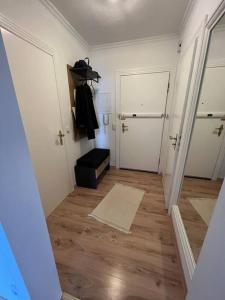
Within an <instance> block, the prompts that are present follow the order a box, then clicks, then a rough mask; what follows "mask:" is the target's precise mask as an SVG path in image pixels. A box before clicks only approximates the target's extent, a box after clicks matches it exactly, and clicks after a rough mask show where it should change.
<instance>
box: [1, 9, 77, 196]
mask: <svg viewBox="0 0 225 300" xmlns="http://www.w3.org/2000/svg"><path fill="white" fill-rule="evenodd" d="M2 29H3V30H6V31H8V32H11V33H12V34H14V35H16V36H17V37H19V38H21V39H22V40H24V41H26V42H28V43H29V44H31V45H33V46H34V47H36V48H38V49H40V50H41V51H43V52H45V53H46V54H48V55H50V56H51V57H52V62H53V69H54V77H55V82H56V93H57V102H58V105H59V114H60V116H59V117H60V122H61V124H62V129H63V131H64V132H65V126H64V122H63V117H62V105H61V103H62V99H61V97H60V92H59V79H58V75H57V71H56V70H57V69H58V62H57V52H56V50H55V49H54V48H52V47H50V46H49V45H47V44H46V43H45V42H43V41H42V40H40V39H39V38H36V37H35V36H34V35H33V34H31V33H30V32H28V31H26V30H25V29H24V28H22V27H21V26H19V25H17V24H16V23H14V22H13V21H12V20H10V19H9V18H8V17H6V16H4V15H3V14H2V13H0V34H2V33H1V31H2ZM64 140H65V157H66V165H67V172H68V178H69V181H70V186H71V191H72V190H73V187H74V180H73V174H72V173H71V168H70V165H71V162H70V157H69V153H70V151H69V142H68V140H67V138H66V135H65V139H64Z"/></svg>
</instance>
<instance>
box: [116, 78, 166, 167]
mask: <svg viewBox="0 0 225 300" xmlns="http://www.w3.org/2000/svg"><path fill="white" fill-rule="evenodd" d="M168 82H169V72H157V73H147V74H135V75H127V76H121V115H122V116H124V117H125V119H124V120H121V122H120V167H121V168H126V169H136V170H144V171H151V172H158V169H159V158H160V151H161V142H162V133H163V124H164V114H165V109H166V101H167V90H168Z"/></svg>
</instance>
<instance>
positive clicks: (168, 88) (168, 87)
mask: <svg viewBox="0 0 225 300" xmlns="http://www.w3.org/2000/svg"><path fill="white" fill-rule="evenodd" d="M169 90H170V82H168V86H167V95H168V94H169Z"/></svg>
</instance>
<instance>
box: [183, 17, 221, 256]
mask: <svg viewBox="0 0 225 300" xmlns="http://www.w3.org/2000/svg"><path fill="white" fill-rule="evenodd" d="M224 177H225V16H223V17H222V18H221V20H220V21H219V23H218V24H217V25H216V26H215V27H214V29H213V30H212V32H211V38H210V43H209V49H208V55H207V60H206V64H205V70H204V75H203V80H202V86H201V91H200V95H199V102H198V108H197V112H196V117H195V122H194V126H193V132H192V138H191V142H190V146H189V151H188V156H187V161H186V166H185V170H184V179H183V185H182V188H181V194H180V201H179V209H180V213H181V217H182V220H183V223H184V226H185V229H186V233H187V236H188V239H189V243H190V246H191V249H192V252H193V255H194V258H195V260H196V261H197V259H198V256H199V253H200V251H201V247H202V245H203V242H204V238H205V235H206V232H207V229H208V226H209V222H210V218H211V216H212V213H213V210H214V207H215V204H216V201H217V198H218V194H219V191H220V188H221V185H222V181H223V178H224Z"/></svg>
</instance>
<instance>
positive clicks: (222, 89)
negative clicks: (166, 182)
mask: <svg viewBox="0 0 225 300" xmlns="http://www.w3.org/2000/svg"><path fill="white" fill-rule="evenodd" d="M224 78H225V67H224V66H221V67H208V68H206V72H205V75H204V78H203V84H202V90H201V95H200V100H199V106H198V113H197V119H196V121H195V124H194V130H193V135H192V139H191V144H190V149H189V152H188V159H187V163H186V167H185V175H187V176H196V177H204V178H212V177H213V175H214V171H215V167H216V163H217V159H218V156H219V153H220V150H221V147H222V143H223V140H224V131H225V130H224V129H225V121H222V120H221V119H220V118H219V115H225V84H224ZM207 115H213V118H215V119H213V118H212V117H207ZM217 116H218V117H217ZM216 117H217V118H216ZM217 128H220V130H219V129H217ZM206 162H207V163H206Z"/></svg>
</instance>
